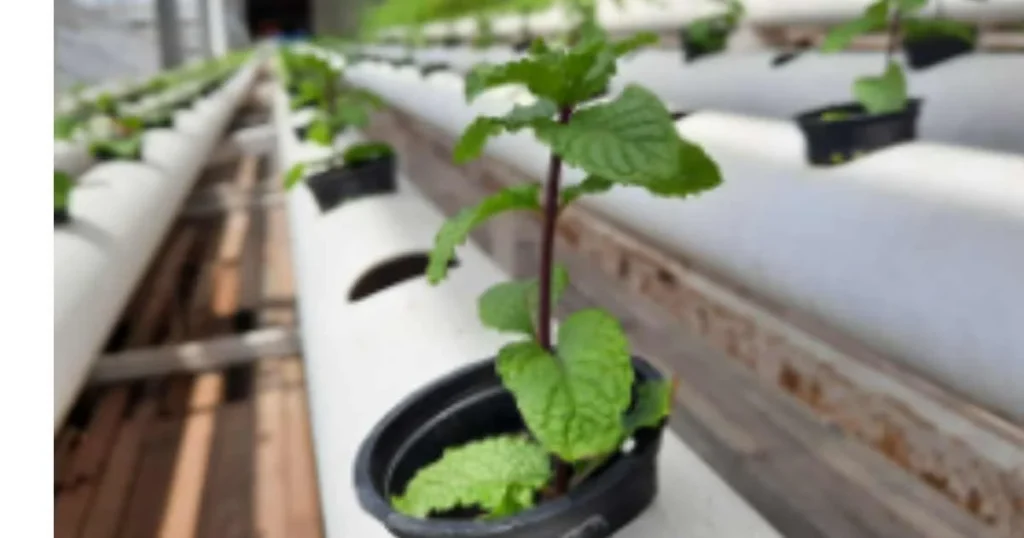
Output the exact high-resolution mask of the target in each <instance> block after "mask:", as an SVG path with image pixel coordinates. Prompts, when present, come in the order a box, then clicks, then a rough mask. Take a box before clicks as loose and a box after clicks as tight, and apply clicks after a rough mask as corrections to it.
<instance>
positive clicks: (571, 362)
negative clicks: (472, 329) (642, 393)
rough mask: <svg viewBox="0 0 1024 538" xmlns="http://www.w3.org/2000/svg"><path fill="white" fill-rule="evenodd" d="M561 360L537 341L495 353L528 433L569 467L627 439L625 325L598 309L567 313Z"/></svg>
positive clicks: (628, 366) (561, 335) (629, 378)
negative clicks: (625, 420)
mask: <svg viewBox="0 0 1024 538" xmlns="http://www.w3.org/2000/svg"><path fill="white" fill-rule="evenodd" d="M558 338H559V341H558V358H557V359H556V358H555V357H554V356H552V355H551V353H550V352H548V351H547V350H546V349H544V348H542V347H541V346H540V345H539V344H538V343H537V342H534V341H527V342H517V343H513V344H509V345H507V346H505V347H504V348H502V349H501V351H499V353H498V361H497V369H498V374H499V375H500V376H501V379H502V382H503V383H504V385H505V388H507V389H508V390H509V391H510V392H512V394H513V396H514V397H515V399H516V405H517V407H518V408H519V413H520V414H521V415H522V417H523V420H524V421H525V422H526V425H527V427H528V428H529V429H530V432H531V433H533V435H534V437H536V438H537V439H538V440H539V441H540V443H541V444H542V445H543V446H544V448H546V449H547V450H548V451H550V452H552V453H554V454H556V455H558V457H560V458H561V459H563V460H565V461H568V462H576V461H580V460H583V459H587V458H592V457H598V456H601V455H604V454H608V453H610V452H612V451H614V450H616V448H617V447H618V445H619V443H620V442H621V441H622V439H623V436H624V431H623V429H622V416H623V414H624V413H625V411H626V409H628V408H629V404H630V396H631V394H630V392H631V390H630V389H631V387H632V385H633V366H632V363H631V360H630V356H629V349H628V344H627V342H626V337H625V335H624V334H623V332H622V327H621V326H620V325H619V323H618V321H616V320H615V318H613V317H612V316H611V315H609V314H607V313H605V312H602V311H600V310H583V311H580V312H576V313H575V314H573V315H571V316H569V317H568V318H567V319H566V320H565V322H564V323H562V326H561V328H560V329H559V334H558Z"/></svg>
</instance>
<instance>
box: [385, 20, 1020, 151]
mask: <svg viewBox="0 0 1024 538" xmlns="http://www.w3.org/2000/svg"><path fill="white" fill-rule="evenodd" d="M1021 3H1022V4H1024V0H1022V2H1021ZM367 51H368V52H370V53H376V54H380V55H382V56H384V57H387V58H398V57H401V55H404V51H401V49H400V48H398V47H372V48H368V49H367ZM518 56H519V55H518V54H516V53H515V52H513V51H512V50H511V49H509V48H508V47H493V48H489V49H485V50H479V51H478V50H473V49H470V48H458V49H446V48H436V47H435V48H426V49H422V50H418V51H416V52H415V53H414V58H415V60H416V61H417V62H418V63H431V62H445V63H449V64H451V65H452V67H453V68H454V69H456V70H462V71H466V70H469V69H470V68H472V67H473V66H474V65H476V64H478V63H481V62H488V63H502V62H507V61H510V60H512V59H514V58H516V57H518ZM771 58H772V53H768V52H753V53H735V54H725V55H720V56H717V57H712V58H708V59H702V60H701V61H698V62H695V63H692V64H687V63H684V62H683V60H682V54H681V53H680V52H678V51H672V50H647V51H642V52H640V53H637V54H635V55H633V56H631V57H628V58H625V59H623V60H622V61H620V62H619V72H618V75H617V76H616V78H615V79H614V80H613V81H612V85H611V86H612V88H611V89H612V92H613V93H617V91H619V90H621V89H622V88H624V87H625V86H626V85H627V84H632V83H639V84H642V85H643V86H644V87H646V88H648V89H650V90H651V91H653V92H654V93H656V94H657V95H658V96H659V97H661V98H662V99H663V100H664V101H665V102H666V103H668V104H669V106H670V107H671V108H673V109H674V110H683V111H690V112H692V111H699V110H722V111H729V112H734V113H738V114H746V115H753V116H765V117H768V118H776V119H784V120H791V119H792V118H793V117H795V116H796V115H797V114H799V113H802V112H806V111H808V110H813V109H817V108H820V107H822V106H826V105H832V104H838V103H844V102H851V101H853V95H852V90H851V87H852V84H853V81H854V80H855V79H856V78H857V77H859V76H863V75H865V74H870V73H875V72H878V71H880V69H881V68H880V66H881V63H880V62H881V61H882V59H881V58H882V57H881V55H879V54H877V53H842V54H833V55H824V54H818V53H808V54H805V55H803V56H801V57H800V58H798V59H797V60H795V61H793V62H791V63H789V64H787V65H785V66H783V67H781V68H773V67H772V66H771ZM1020 73H1024V54H972V55H968V56H964V57H961V58H957V59H955V60H951V61H949V62H947V63H945V64H944V65H942V66H941V67H935V68H933V69H929V70H925V71H912V70H911V71H908V73H907V80H908V87H909V88H910V93H911V95H913V96H915V97H920V98H922V99H924V105H923V108H922V110H921V117H920V120H919V122H918V137H919V138H920V139H922V140H930V141H935V142H945V143H949V144H956V145H964V146H972V147H977V148H982V149H989V150H993V151H1008V152H1014V153H1022V154H1024V99H1015V98H1013V96H1015V95H1017V94H1018V93H1019V92H1020V87H1021V82H1020V75H1019V74H1020Z"/></svg>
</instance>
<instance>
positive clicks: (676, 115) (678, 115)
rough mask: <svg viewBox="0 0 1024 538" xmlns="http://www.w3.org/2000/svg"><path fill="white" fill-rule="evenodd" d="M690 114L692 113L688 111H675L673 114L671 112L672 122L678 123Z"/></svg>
mask: <svg viewBox="0 0 1024 538" xmlns="http://www.w3.org/2000/svg"><path fill="white" fill-rule="evenodd" d="M690 114H693V112H690V111H688V110H677V111H675V112H672V121H679V120H681V119H683V118H685V117H687V116H689V115H690Z"/></svg>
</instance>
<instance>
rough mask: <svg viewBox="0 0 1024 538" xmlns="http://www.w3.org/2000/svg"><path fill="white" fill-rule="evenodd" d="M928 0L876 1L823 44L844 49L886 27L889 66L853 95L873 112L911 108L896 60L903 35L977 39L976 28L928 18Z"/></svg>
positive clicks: (823, 47) (857, 83)
mask: <svg viewBox="0 0 1024 538" xmlns="http://www.w3.org/2000/svg"><path fill="white" fill-rule="evenodd" d="M927 5H928V0H876V1H875V2H874V3H872V4H871V5H869V6H868V7H867V8H866V9H865V10H864V12H863V13H862V14H861V16H860V18H858V19H855V20H852V21H850V22H848V23H846V24H843V25H841V26H838V27H836V28H835V29H833V30H832V31H831V32H829V33H828V35H826V36H825V40H824V41H823V42H822V44H821V50H822V51H823V52H830V53H831V52H838V51H841V50H843V49H845V48H847V47H848V46H850V44H851V43H852V42H853V40H854V39H856V38H857V37H858V36H861V35H864V34H867V33H871V32H878V31H883V30H885V31H886V32H887V35H888V42H887V45H886V51H885V69H884V71H883V72H882V74H881V75H876V76H864V77H860V78H858V79H857V80H856V81H855V82H854V84H853V95H854V97H855V98H856V99H857V101H858V102H859V103H860V104H861V106H863V107H864V110H866V111H867V112H868V113H869V114H888V113H892V112H899V111H901V110H903V109H905V108H906V107H907V103H908V96H907V77H906V74H905V73H904V71H903V67H902V66H901V65H900V64H899V62H897V61H896V60H895V59H894V55H895V52H896V48H897V47H898V46H899V43H900V37H901V35H902V37H903V39H920V38H922V37H926V36H929V35H949V36H953V37H957V38H961V39H964V40H967V41H970V40H972V39H973V36H974V30H973V28H972V27H971V26H970V25H966V24H963V23H960V22H957V21H951V20H941V19H939V20H935V19H924V18H921V17H919V16H917V15H918V14H919V12H920V11H921V10H922V9H924V8H925V6H927Z"/></svg>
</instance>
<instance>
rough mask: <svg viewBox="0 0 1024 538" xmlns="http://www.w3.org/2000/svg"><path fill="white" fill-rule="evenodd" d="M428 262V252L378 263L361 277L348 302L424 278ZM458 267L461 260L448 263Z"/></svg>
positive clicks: (351, 291)
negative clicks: (408, 281)
mask: <svg viewBox="0 0 1024 538" xmlns="http://www.w3.org/2000/svg"><path fill="white" fill-rule="evenodd" d="M428 262H429V257H428V256H427V253H426V252H417V253H415V254H405V255H403V256H398V257H397V258H392V259H390V260H387V261H383V262H381V263H378V264H377V265H375V266H373V267H372V268H371V269H370V270H369V271H366V272H365V273H363V275H362V276H360V277H359V280H357V281H356V283H355V285H353V286H352V289H351V290H349V292H348V300H349V301H350V302H353V303H354V302H356V301H360V300H362V299H365V298H367V297H369V296H371V295H373V294H374V293H377V292H379V291H383V290H386V289H388V288H390V287H391V286H394V285H397V284H401V283H402V282H405V281H406V280H412V279H414V278H418V277H421V276H424V275H425V274H426V273H427V263H428ZM458 266H459V260H457V259H455V258H452V260H451V261H450V262H448V268H449V269H454V268H456V267H458Z"/></svg>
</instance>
